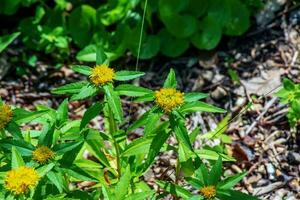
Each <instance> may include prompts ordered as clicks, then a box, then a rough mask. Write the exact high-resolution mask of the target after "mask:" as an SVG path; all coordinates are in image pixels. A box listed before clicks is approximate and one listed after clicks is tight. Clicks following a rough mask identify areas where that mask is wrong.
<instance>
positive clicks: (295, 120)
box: [276, 78, 300, 127]
mask: <svg viewBox="0 0 300 200" xmlns="http://www.w3.org/2000/svg"><path fill="white" fill-rule="evenodd" d="M276 96H278V97H279V98H280V100H281V102H282V103H284V104H287V105H288V106H289V110H288V115H287V117H288V119H289V123H290V125H291V127H295V126H296V125H297V124H299V120H300V84H296V83H293V82H292V81H291V80H289V79H287V78H285V79H284V80H283V88H282V89H281V90H280V91H279V92H277V94H276Z"/></svg>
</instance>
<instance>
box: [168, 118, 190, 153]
mask: <svg viewBox="0 0 300 200" xmlns="http://www.w3.org/2000/svg"><path fill="white" fill-rule="evenodd" d="M170 124H171V128H172V130H173V131H174V132H175V135H176V137H177V139H178V142H182V144H183V145H185V146H186V147H187V148H188V149H189V150H191V151H194V150H193V147H192V144H191V141H190V138H189V134H188V131H187V129H186V127H185V122H184V120H183V119H181V118H179V117H178V116H175V115H174V114H173V113H172V114H171V115H170Z"/></svg>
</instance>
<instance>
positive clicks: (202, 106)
mask: <svg viewBox="0 0 300 200" xmlns="http://www.w3.org/2000/svg"><path fill="white" fill-rule="evenodd" d="M179 112H180V113H182V114H187V113H192V112H216V113H225V112H226V110H223V109H221V108H218V107H215V106H213V105H210V104H207V103H204V102H201V101H196V102H189V103H186V104H184V105H183V106H181V107H180V108H179Z"/></svg>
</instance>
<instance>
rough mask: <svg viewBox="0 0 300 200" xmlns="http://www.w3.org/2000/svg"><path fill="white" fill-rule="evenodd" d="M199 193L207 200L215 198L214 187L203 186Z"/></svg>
mask: <svg viewBox="0 0 300 200" xmlns="http://www.w3.org/2000/svg"><path fill="white" fill-rule="evenodd" d="M199 192H200V193H201V194H202V195H203V196H204V197H205V198H207V199H211V198H213V197H214V196H216V187H215V186H213V185H210V186H205V187H203V188H201V189H200V190H199Z"/></svg>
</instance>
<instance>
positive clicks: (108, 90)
mask: <svg viewBox="0 0 300 200" xmlns="http://www.w3.org/2000/svg"><path fill="white" fill-rule="evenodd" d="M103 89H104V91H105V97H106V100H107V103H108V105H109V107H110V109H111V110H112V112H113V114H114V117H115V118H116V120H117V121H119V122H121V121H123V112H122V106H121V101H120V97H119V96H118V95H117V94H116V92H115V91H114V90H113V87H112V85H111V84H108V85H105V86H103Z"/></svg>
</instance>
